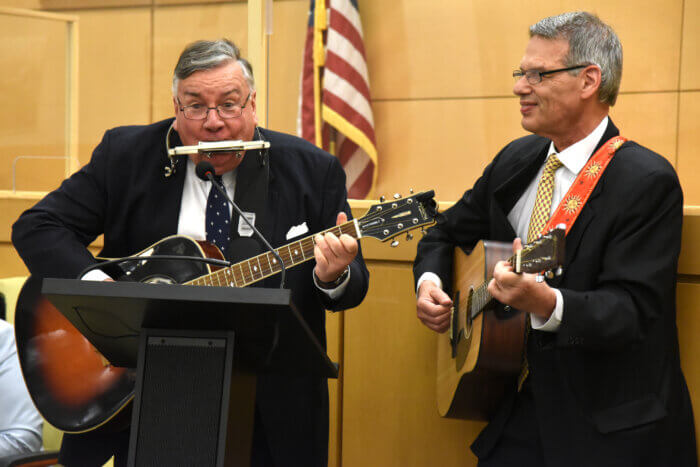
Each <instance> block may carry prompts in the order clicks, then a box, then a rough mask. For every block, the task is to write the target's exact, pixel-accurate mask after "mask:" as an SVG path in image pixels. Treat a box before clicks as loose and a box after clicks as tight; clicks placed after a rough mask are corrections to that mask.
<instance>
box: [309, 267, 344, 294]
mask: <svg viewBox="0 0 700 467" xmlns="http://www.w3.org/2000/svg"><path fill="white" fill-rule="evenodd" d="M349 274H350V266H346V267H345V271H343V273H342V274H341V275H340V276H338V278H337V279H336V280H334V281H331V282H323V281H322V280H321V279H319V278H318V276H317V275H316V272H314V277H315V278H316V283H317V284H318V286H319V287H321V288H322V289H326V290H331V289H335V288H336V287H338V286H339V285H340V284H342V283H343V282H345V279H347V277H348V275H349Z"/></svg>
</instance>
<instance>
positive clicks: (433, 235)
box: [413, 154, 500, 291]
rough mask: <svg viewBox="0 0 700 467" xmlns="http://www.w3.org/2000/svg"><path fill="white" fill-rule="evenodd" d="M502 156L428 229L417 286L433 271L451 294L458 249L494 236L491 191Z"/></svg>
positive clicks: (420, 247)
mask: <svg viewBox="0 0 700 467" xmlns="http://www.w3.org/2000/svg"><path fill="white" fill-rule="evenodd" d="M499 156H500V154H499ZM499 156H497V157H496V159H494V160H493V161H492V162H491V164H489V165H488V166H487V167H486V169H485V170H484V173H483V174H482V176H481V177H480V178H479V179H478V180H477V181H476V183H475V184H474V187H473V188H472V189H470V190H468V191H466V192H465V193H464V194H463V195H462V197H461V198H460V199H459V201H457V202H456V203H455V204H454V205H453V206H452V207H450V208H449V209H447V210H446V211H445V212H444V213H441V214H440V215H439V216H438V220H437V223H436V225H435V226H433V227H431V228H430V229H428V231H427V234H426V235H425V236H424V237H423V238H422V239H421V240H420V242H419V243H418V250H417V253H416V259H415V261H414V263H413V275H414V286H415V285H416V284H417V282H418V279H419V278H420V276H421V275H422V274H423V273H425V272H432V273H435V274H437V275H438V276H439V277H440V279H441V280H442V283H443V287H444V288H445V289H446V290H448V291H449V288H450V287H451V284H452V258H453V250H454V248H455V247H458V246H459V247H462V248H465V249H466V250H467V251H471V250H472V249H473V248H474V245H476V243H477V242H478V241H479V240H481V239H485V238H489V237H490V232H489V230H490V229H489V225H490V223H489V203H490V197H489V195H488V190H489V183H490V180H491V175H492V172H493V170H494V167H495V166H496V165H497V164H498V161H499Z"/></svg>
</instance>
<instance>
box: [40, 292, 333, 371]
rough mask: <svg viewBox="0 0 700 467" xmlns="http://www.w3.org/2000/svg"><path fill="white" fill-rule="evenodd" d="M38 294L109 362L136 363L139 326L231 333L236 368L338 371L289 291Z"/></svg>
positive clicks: (133, 365) (116, 364)
mask: <svg viewBox="0 0 700 467" xmlns="http://www.w3.org/2000/svg"><path fill="white" fill-rule="evenodd" d="M42 294H44V295H45V296H46V297H47V298H48V300H49V301H51V303H53V305H54V306H55V307H56V308H57V309H58V310H59V311H60V312H61V313H62V314H63V315H64V316H65V317H66V318H67V319H68V320H69V321H70V322H71V324H73V325H74V326H75V327H76V328H77V329H78V330H79V331H80V332H81V333H82V334H83V335H84V336H85V337H86V338H87V339H88V340H89V341H90V343H92V345H94V346H95V347H96V348H97V349H98V350H99V351H100V352H101V353H102V354H103V355H104V356H105V357H106V358H107V359H108V360H110V362H111V363H112V364H114V365H115V366H125V367H132V368H135V367H136V362H137V356H138V346H139V335H140V332H141V329H142V328H150V329H159V330H203V331H233V333H234V355H235V365H236V366H237V367H238V368H241V369H243V370H246V371H252V372H255V373H263V372H274V373H287V374H314V375H318V376H325V377H329V378H337V376H338V369H337V367H336V365H335V364H333V362H331V361H330V359H329V358H328V356H327V355H326V352H325V351H324V349H323V347H322V346H321V344H320V343H319V342H318V339H317V338H316V336H315V335H314V334H313V332H312V331H311V330H310V328H309V327H308V325H307V324H306V322H305V321H304V319H303V318H302V317H301V315H300V313H299V312H298V311H297V310H296V308H295V307H294V304H293V303H292V301H291V291H290V290H288V289H268V288H259V287H253V288H234V287H199V286H192V285H170V284H142V283H138V282H95V281H80V280H74V279H44V281H43V285H42Z"/></svg>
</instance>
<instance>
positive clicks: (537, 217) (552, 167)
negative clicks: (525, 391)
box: [518, 154, 563, 391]
mask: <svg viewBox="0 0 700 467" xmlns="http://www.w3.org/2000/svg"><path fill="white" fill-rule="evenodd" d="M562 165H563V164H562V162H561V161H560V160H559V158H558V157H557V155H556V154H551V155H550V156H549V159H547V162H546V163H545V164H544V171H543V172H542V176H541V177H540V182H539V183H538V185H537V198H535V206H534V207H533V208H532V216H531V217H530V226H529V227H528V229H527V243H530V242H532V241H534V240H537V239H538V238H540V235H541V234H542V229H544V226H545V225H546V224H547V221H548V220H549V216H550V214H551V211H552V193H553V192H554V174H555V172H556V171H557V169H558V168H559V167H561V166H562ZM525 323H526V324H525V325H526V328H527V329H526V331H525V348H524V349H523V365H522V368H521V369H520V376H519V377H518V391H520V389H521V388H522V386H523V383H524V382H525V379H527V375H528V374H530V369H529V365H528V363H527V339H528V336H529V335H530V317H529V316H528V317H527V318H526V320H525Z"/></svg>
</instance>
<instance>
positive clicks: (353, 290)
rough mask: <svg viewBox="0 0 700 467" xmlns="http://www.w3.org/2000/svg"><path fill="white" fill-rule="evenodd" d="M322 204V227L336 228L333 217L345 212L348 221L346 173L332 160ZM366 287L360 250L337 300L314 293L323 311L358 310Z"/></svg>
mask: <svg viewBox="0 0 700 467" xmlns="http://www.w3.org/2000/svg"><path fill="white" fill-rule="evenodd" d="M321 200H322V208H321V215H322V217H323V219H325V222H324V224H325V225H328V226H331V225H335V221H336V217H337V215H338V213H339V212H340V211H343V212H345V213H346V214H347V215H348V219H352V212H351V211H350V205H349V204H348V201H347V191H346V189H345V171H344V170H343V167H342V166H341V165H340V162H339V161H338V159H337V158H335V157H334V158H332V159H331V162H330V164H329V166H328V169H327V171H326V174H325V177H324V181H323V192H322V198H321ZM358 246H359V245H358ZM368 287H369V271H368V270H367V266H366V265H365V261H364V259H363V258H362V249H361V248H359V249H358V252H357V256H355V259H353V260H352V262H351V263H350V280H349V282H348V285H347V287H346V289H345V291H344V292H343V294H342V295H341V296H340V297H338V298H336V299H331V298H330V297H328V295H327V294H324V293H323V292H321V291H320V290H318V289H316V293H317V294H318V296H319V297H320V299H321V301H322V302H323V304H324V306H325V307H326V309H329V310H333V311H340V310H345V309H348V308H353V307H356V306H358V305H359V304H360V303H361V302H362V300H363V299H364V298H365V295H366V294H367V289H368ZM314 288H315V287H314Z"/></svg>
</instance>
